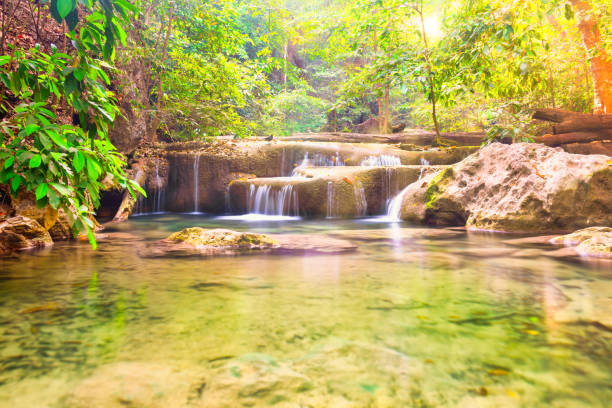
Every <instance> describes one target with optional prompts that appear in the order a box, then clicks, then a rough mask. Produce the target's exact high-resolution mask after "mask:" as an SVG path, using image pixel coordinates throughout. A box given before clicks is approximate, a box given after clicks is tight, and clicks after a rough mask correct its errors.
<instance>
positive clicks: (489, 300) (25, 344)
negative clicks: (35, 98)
mask: <svg viewBox="0 0 612 408" xmlns="http://www.w3.org/2000/svg"><path fill="white" fill-rule="evenodd" d="M194 225H200V226H214V227H229V228H233V229H240V230H254V231H260V232H274V233H278V232H291V233H309V234H327V233H330V232H335V233H338V234H340V235H342V236H345V237H349V238H350V239H352V240H355V242H357V243H358V245H359V250H358V252H356V253H352V254H344V255H333V256H250V257H230V258H217V259H143V258H140V257H139V256H138V249H139V248H140V247H142V246H145V245H147V244H148V243H150V242H151V241H153V240H155V239H160V238H163V237H165V236H167V235H168V234H169V233H170V232H174V231H177V230H179V229H181V228H184V227H187V226H194ZM402 227H404V228H402ZM402 227H400V226H399V225H392V224H385V223H371V222H370V223H368V222H364V221H340V220H325V221H323V222H321V221H319V222H310V221H308V222H307V221H300V220H291V221H282V222H278V221H262V220H257V221H256V222H253V220H249V219H228V218H225V219H212V218H205V217H202V216H189V215H163V216H155V217H138V218H136V219H133V220H131V221H129V222H128V223H126V224H123V225H121V226H119V227H118V228H119V229H118V230H117V231H114V232H110V235H109V240H108V241H105V242H101V243H100V248H99V250H98V251H96V252H93V251H92V250H91V249H89V248H88V246H87V245H86V244H85V243H66V244H60V245H57V246H56V247H55V248H53V249H51V250H48V251H43V252H37V253H33V254H23V255H21V256H20V257H19V258H17V259H9V260H0V322H1V325H0V407H37V408H38V407H240V406H258V407H267V406H275V407H402V406H406V407H604V406H609V405H608V404H609V401H611V400H612V372H611V371H612V368H611V367H612V352H611V351H612V350H611V344H612V332H611V331H610V330H609V329H607V328H606V326H605V325H603V324H602V323H601V322H607V324H608V326H607V327H610V325H609V324H610V321H611V320H612V319H610V316H611V314H612V301H611V299H612V298H611V295H610V294H611V293H612V273H611V271H610V269H608V266H606V265H605V264H603V265H600V266H588V265H583V264H578V263H564V262H560V261H556V260H552V259H549V258H545V257H542V256H541V249H539V248H535V247H534V248H516V247H512V246H509V245H507V244H505V243H504V242H503V240H505V239H508V238H509V237H507V236H496V235H483V234H465V233H461V232H455V231H450V232H449V231H440V230H423V229H410V228H408V227H406V226H402ZM338 231H342V232H338Z"/></svg>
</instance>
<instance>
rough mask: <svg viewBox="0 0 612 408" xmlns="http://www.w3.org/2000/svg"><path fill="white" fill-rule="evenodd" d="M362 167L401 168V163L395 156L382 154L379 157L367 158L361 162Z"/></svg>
mask: <svg viewBox="0 0 612 408" xmlns="http://www.w3.org/2000/svg"><path fill="white" fill-rule="evenodd" d="M361 165H362V166H370V167H371V166H401V165H402V161H401V160H400V158H399V157H397V156H391V155H387V154H383V155H380V156H369V157H367V158H366V159H364V160H363V161H362V162H361Z"/></svg>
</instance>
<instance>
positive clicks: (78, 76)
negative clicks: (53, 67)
mask: <svg viewBox="0 0 612 408" xmlns="http://www.w3.org/2000/svg"><path fill="white" fill-rule="evenodd" d="M73 75H74V77H75V78H76V80H77V81H82V80H83V78H85V71H83V70H82V69H81V68H75V69H74V72H73Z"/></svg>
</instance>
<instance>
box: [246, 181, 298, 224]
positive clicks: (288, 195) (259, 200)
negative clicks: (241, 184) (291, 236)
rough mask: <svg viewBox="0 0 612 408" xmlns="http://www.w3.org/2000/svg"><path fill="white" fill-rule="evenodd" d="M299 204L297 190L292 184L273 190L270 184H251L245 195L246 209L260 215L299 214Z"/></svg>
mask: <svg viewBox="0 0 612 408" xmlns="http://www.w3.org/2000/svg"><path fill="white" fill-rule="evenodd" d="M299 208H300V204H299V200H298V194H297V191H295V190H294V189H293V186H292V185H286V186H283V188H281V189H280V190H274V189H273V188H272V186H269V185H262V186H257V187H256V186H255V185H254V184H251V186H250V187H249V193H248V197H247V210H248V212H249V213H250V214H260V215H295V216H297V215H299V212H300V210H299Z"/></svg>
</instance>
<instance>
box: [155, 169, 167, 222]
mask: <svg viewBox="0 0 612 408" xmlns="http://www.w3.org/2000/svg"><path fill="white" fill-rule="evenodd" d="M155 184H156V187H157V194H156V195H155V202H154V203H153V212H155V213H158V214H159V213H161V212H163V211H164V210H165V201H166V190H165V189H164V183H163V182H162V179H161V177H159V160H156V161H155Z"/></svg>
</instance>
